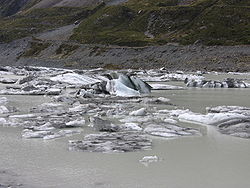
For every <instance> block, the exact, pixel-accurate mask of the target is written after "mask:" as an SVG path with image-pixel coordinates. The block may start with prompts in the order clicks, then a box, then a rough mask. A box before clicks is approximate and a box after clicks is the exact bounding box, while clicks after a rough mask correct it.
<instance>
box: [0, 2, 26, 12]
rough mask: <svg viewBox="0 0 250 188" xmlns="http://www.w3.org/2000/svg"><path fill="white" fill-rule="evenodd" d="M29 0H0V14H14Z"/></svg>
mask: <svg viewBox="0 0 250 188" xmlns="http://www.w3.org/2000/svg"><path fill="white" fill-rule="evenodd" d="M29 1H30V0H18V1H17V0H0V5H1V6H0V16H11V15H13V14H16V13H17V12H18V11H19V10H20V9H21V8H22V7H23V6H24V5H26V3H27V2H29Z"/></svg>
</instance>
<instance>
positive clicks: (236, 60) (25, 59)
mask: <svg viewBox="0 0 250 188" xmlns="http://www.w3.org/2000/svg"><path fill="white" fill-rule="evenodd" d="M32 44H33V45H34V44H41V45H43V44H46V45H47V46H46V48H44V49H34V46H32ZM27 54H28V55H27ZM0 64H1V65H2V66H6V65H8V66H42V67H55V68H68V69H93V68H106V69H153V68H155V69H157V68H162V67H164V68H166V69H167V70H169V71H176V70H182V71H198V70H199V71H217V72H250V45H242V46H202V45H188V46H182V45H178V44H174V43H172V44H167V45H163V46H147V47H143V48H136V47H134V48H133V47H120V46H108V45H95V44H79V43H73V42H65V41H44V40H43V41H36V40H34V39H32V38H24V39H20V40H17V41H13V42H11V43H8V44H0Z"/></svg>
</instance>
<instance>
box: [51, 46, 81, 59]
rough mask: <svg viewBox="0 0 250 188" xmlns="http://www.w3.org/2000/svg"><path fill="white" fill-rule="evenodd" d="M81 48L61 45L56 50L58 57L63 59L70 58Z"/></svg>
mask: <svg viewBox="0 0 250 188" xmlns="http://www.w3.org/2000/svg"><path fill="white" fill-rule="evenodd" d="M79 47H80V46H79V45H72V44H61V45H60V46H59V48H58V49H57V50H56V54H57V55H61V57H68V56H70V55H71V54H73V53H74V51H75V50H77V49H78V48H79Z"/></svg>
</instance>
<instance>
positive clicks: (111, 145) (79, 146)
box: [69, 132, 152, 152]
mask: <svg viewBox="0 0 250 188" xmlns="http://www.w3.org/2000/svg"><path fill="white" fill-rule="evenodd" d="M151 146H152V141H151V140H150V139H148V138H147V137H146V136H145V135H144V134H142V133H138V132H117V133H106V132H105V133H99V134H90V135H87V136H85V137H84V140H79V141H77V140H71V141H69V148H70V150H77V151H89V152H132V151H139V150H149V149H151Z"/></svg>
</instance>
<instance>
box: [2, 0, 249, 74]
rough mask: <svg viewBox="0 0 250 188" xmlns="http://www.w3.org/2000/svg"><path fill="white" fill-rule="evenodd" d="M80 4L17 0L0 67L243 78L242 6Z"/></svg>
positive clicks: (204, 2) (245, 16)
mask: <svg viewBox="0 0 250 188" xmlns="http://www.w3.org/2000/svg"><path fill="white" fill-rule="evenodd" d="M0 1H2V2H3V3H2V4H0V8H1V10H3V8H4V7H5V8H6V7H7V6H5V5H9V4H8V3H10V4H11V2H12V3H14V4H15V3H17V2H19V3H20V2H21V1H14V0H13V1H4V0H0ZM84 2H87V1H77V0H75V1H66V0H64V1H60V0H53V1H52V0H50V1H47V0H42V1H39V0H27V1H25V0H24V1H23V6H22V7H21V8H19V10H18V11H17V13H14V12H15V11H14V12H12V13H11V14H13V15H12V16H8V17H2V18H0V43H2V44H1V45H0V60H1V64H6V63H7V64H12V65H13V64H15V65H18V64H22V65H26V64H32V65H39V66H43V65H44V66H55V64H56V66H59V67H68V68H88V67H107V68H129V67H133V68H154V67H162V66H165V67H167V68H170V69H185V70H195V69H202V70H221V71H250V67H249V65H250V58H249V56H250V55H249V51H250V50H249V44H250V2H249V1H248V0H128V1H127V0H107V1H106V2H105V3H104V2H102V3H98V1H88V2H87V4H88V3H90V4H91V6H85V5H87V4H84ZM96 3H97V4H96ZM17 5H19V4H16V6H17ZM77 5H79V6H77ZM74 6H77V7H74ZM17 7H18V6H17ZM19 7H20V6H19ZM6 10H7V9H6ZM11 10H12V9H11ZM13 10H14V9H13ZM20 10H21V11H20ZM9 14H10V13H9ZM24 37H28V38H25V40H18V41H15V40H17V39H21V38H24ZM209 46H211V47H209Z"/></svg>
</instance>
